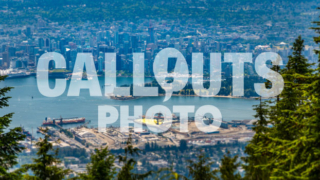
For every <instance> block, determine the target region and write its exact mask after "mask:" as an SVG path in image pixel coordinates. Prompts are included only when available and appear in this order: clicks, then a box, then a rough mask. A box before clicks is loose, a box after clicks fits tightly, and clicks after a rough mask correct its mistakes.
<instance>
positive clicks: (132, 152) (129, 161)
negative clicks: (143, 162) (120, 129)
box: [117, 134, 152, 180]
mask: <svg viewBox="0 0 320 180" xmlns="http://www.w3.org/2000/svg"><path fill="white" fill-rule="evenodd" d="M139 151H140V150H139V149H138V148H135V147H133V145H132V137H131V134H130V135H129V138H128V140H127V142H126V148H125V149H124V152H125V155H124V156H122V155H119V156H118V158H119V162H120V163H122V164H123V166H122V168H121V170H120V172H119V173H118V175H117V179H118V180H136V179H144V178H146V177H148V176H149V175H151V174H152V171H148V172H146V173H144V174H135V173H133V172H131V171H132V170H133V169H134V166H135V165H136V163H137V162H136V160H134V159H133V156H139ZM129 156H131V157H129Z"/></svg>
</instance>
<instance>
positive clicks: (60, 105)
mask: <svg viewBox="0 0 320 180" xmlns="http://www.w3.org/2000/svg"><path fill="white" fill-rule="evenodd" d="M50 81H51V82H50V84H53V80H50ZM99 81H100V85H101V86H103V85H104V84H105V83H104V79H103V78H99ZM146 81H148V79H146ZM149 81H150V79H149ZM69 83H70V82H68V85H67V89H66V91H65V92H64V94H63V95H61V96H59V97H54V98H52V97H45V96H43V95H42V94H41V93H40V92H39V90H38V87H37V80H36V77H33V76H32V77H27V78H17V79H7V80H5V81H3V82H0V87H5V86H9V87H14V89H12V90H11V92H10V93H8V95H9V96H11V97H12V98H11V99H10V100H9V105H10V106H9V107H5V108H3V109H1V110H0V115H1V116H2V115H4V114H6V113H10V112H14V115H13V121H12V123H11V127H15V126H20V125H22V126H24V127H25V129H26V130H29V131H31V129H32V128H33V130H34V132H35V130H36V128H37V127H38V126H40V125H41V123H42V122H43V120H44V119H45V117H51V118H59V117H60V116H61V117H65V118H68V117H85V118H86V119H87V120H91V123H90V124H89V127H91V126H94V127H96V126H97V124H98V106H99V105H112V106H114V107H116V108H117V109H119V106H121V105H127V106H129V113H130V115H133V106H134V105H142V106H143V111H144V113H145V112H146V111H147V110H148V108H149V107H151V106H153V105H165V106H167V107H168V108H169V109H171V111H172V107H173V106H174V105H194V106H195V108H196V109H198V108H199V107H200V106H202V105H213V106H216V107H217V108H218V109H219V110H220V111H221V113H222V117H223V120H225V121H231V120H235V119H237V120H242V119H253V118H254V117H253V115H254V114H255V112H254V111H253V108H252V106H253V105H255V104H258V101H257V100H254V99H234V98H218V97H214V98H204V97H188V96H185V97H171V99H170V100H168V101H167V102H163V100H164V97H163V96H160V97H144V98H139V99H134V100H127V101H119V100H113V99H108V98H107V97H90V95H89V91H88V90H81V92H80V96H79V97H68V96H67V92H68V86H69ZM131 83H132V79H131V78H125V77H120V78H119V77H118V78H117V86H120V85H124V84H131ZM102 90H103V89H102ZM102 92H103V91H102ZM190 115H192V114H190ZM119 124H120V122H119V120H118V121H117V122H116V123H114V124H113V125H114V126H119ZM67 126H70V127H71V126H75V125H67Z"/></svg>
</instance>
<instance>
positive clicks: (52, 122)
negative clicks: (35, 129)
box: [42, 117, 86, 126]
mask: <svg viewBox="0 0 320 180" xmlns="http://www.w3.org/2000/svg"><path fill="white" fill-rule="evenodd" d="M85 121H86V119H85V118H84V117H80V118H78V117H74V118H62V117H60V118H58V119H51V118H50V117H46V118H45V120H44V121H43V123H42V125H43V126H48V125H49V126H50V125H56V124H58V125H62V124H76V123H84V122H85Z"/></svg>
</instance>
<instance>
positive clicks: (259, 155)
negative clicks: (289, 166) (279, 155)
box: [242, 97, 270, 180]
mask: <svg viewBox="0 0 320 180" xmlns="http://www.w3.org/2000/svg"><path fill="white" fill-rule="evenodd" d="M259 99H260V103H259V105H256V106H255V108H254V110H255V111H256V112H257V113H256V115H255V116H254V117H255V118H257V122H255V123H254V124H253V125H254V127H253V128H252V129H253V131H255V135H254V136H253V138H252V140H251V141H250V143H249V144H248V145H247V146H246V148H245V153H246V154H247V156H246V157H243V158H242V159H243V160H244V162H245V164H244V165H243V168H244V170H245V179H252V180H264V179H269V175H270V173H269V172H268V171H266V170H263V169H262V168H261V167H260V166H258V165H261V164H266V162H267V157H266V156H265V155H264V154H265V153H264V152H261V151H262V150H263V149H261V146H264V145H266V144H267V143H268V140H267V139H266V138H265V136H264V135H265V134H266V133H267V132H268V127H267V125H268V120H267V119H268V105H267V101H264V102H263V101H262V100H261V97H260V98H259Z"/></svg>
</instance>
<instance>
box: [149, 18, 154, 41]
mask: <svg viewBox="0 0 320 180" xmlns="http://www.w3.org/2000/svg"><path fill="white" fill-rule="evenodd" d="M148 32H149V36H150V37H149V38H150V41H149V43H154V29H153V27H152V25H151V23H149V28H148Z"/></svg>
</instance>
